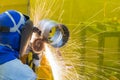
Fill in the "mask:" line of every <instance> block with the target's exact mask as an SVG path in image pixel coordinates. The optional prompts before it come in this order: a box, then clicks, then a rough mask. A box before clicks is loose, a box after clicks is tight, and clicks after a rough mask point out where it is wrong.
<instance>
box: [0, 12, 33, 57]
mask: <svg viewBox="0 0 120 80" xmlns="http://www.w3.org/2000/svg"><path fill="white" fill-rule="evenodd" d="M32 29H33V24H32V21H30V20H29V17H28V16H25V15H23V14H22V13H20V12H18V11H15V10H9V11H6V12H4V13H2V14H0V45H2V46H6V47H9V48H11V49H12V50H15V51H18V52H20V55H21V56H22V55H23V54H24V53H25V50H26V47H27V45H28V43H29V40H30V37H31V36H32Z"/></svg>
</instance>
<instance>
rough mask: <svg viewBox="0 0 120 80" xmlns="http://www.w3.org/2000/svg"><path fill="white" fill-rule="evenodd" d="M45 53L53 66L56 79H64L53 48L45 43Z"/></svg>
mask: <svg viewBox="0 0 120 80" xmlns="http://www.w3.org/2000/svg"><path fill="white" fill-rule="evenodd" d="M45 55H46V58H47V59H48V62H49V64H50V66H51V69H52V73H53V77H54V80H62V79H61V77H62V76H60V75H61V73H60V66H59V65H58V62H57V60H56V59H55V57H54V55H53V53H52V52H51V50H50V48H49V47H48V46H47V44H45Z"/></svg>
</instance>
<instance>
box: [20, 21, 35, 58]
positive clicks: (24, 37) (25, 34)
mask: <svg viewBox="0 0 120 80" xmlns="http://www.w3.org/2000/svg"><path fill="white" fill-rule="evenodd" d="M32 33H33V23H32V21H30V20H27V21H26V23H25V25H24V26H23V28H22V30H21V41H20V51H19V53H20V56H23V55H24V54H25V52H26V50H27V47H28V45H29V43H30V39H31V36H32Z"/></svg>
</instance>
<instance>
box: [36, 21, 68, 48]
mask: <svg viewBox="0 0 120 80" xmlns="http://www.w3.org/2000/svg"><path fill="white" fill-rule="evenodd" d="M38 28H39V29H40V30H41V36H42V37H43V38H44V39H45V40H46V42H47V43H49V44H50V45H52V46H53V47H55V48H58V47H62V46H63V45H64V44H65V43H66V42H67V41H68V38H69V31H68V29H67V27H66V26H65V25H63V24H60V23H57V22H55V21H53V20H48V19H45V20H41V21H40V22H39V24H38ZM53 28H55V31H54V34H53V35H52V36H50V33H51V32H52V29H53Z"/></svg>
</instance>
